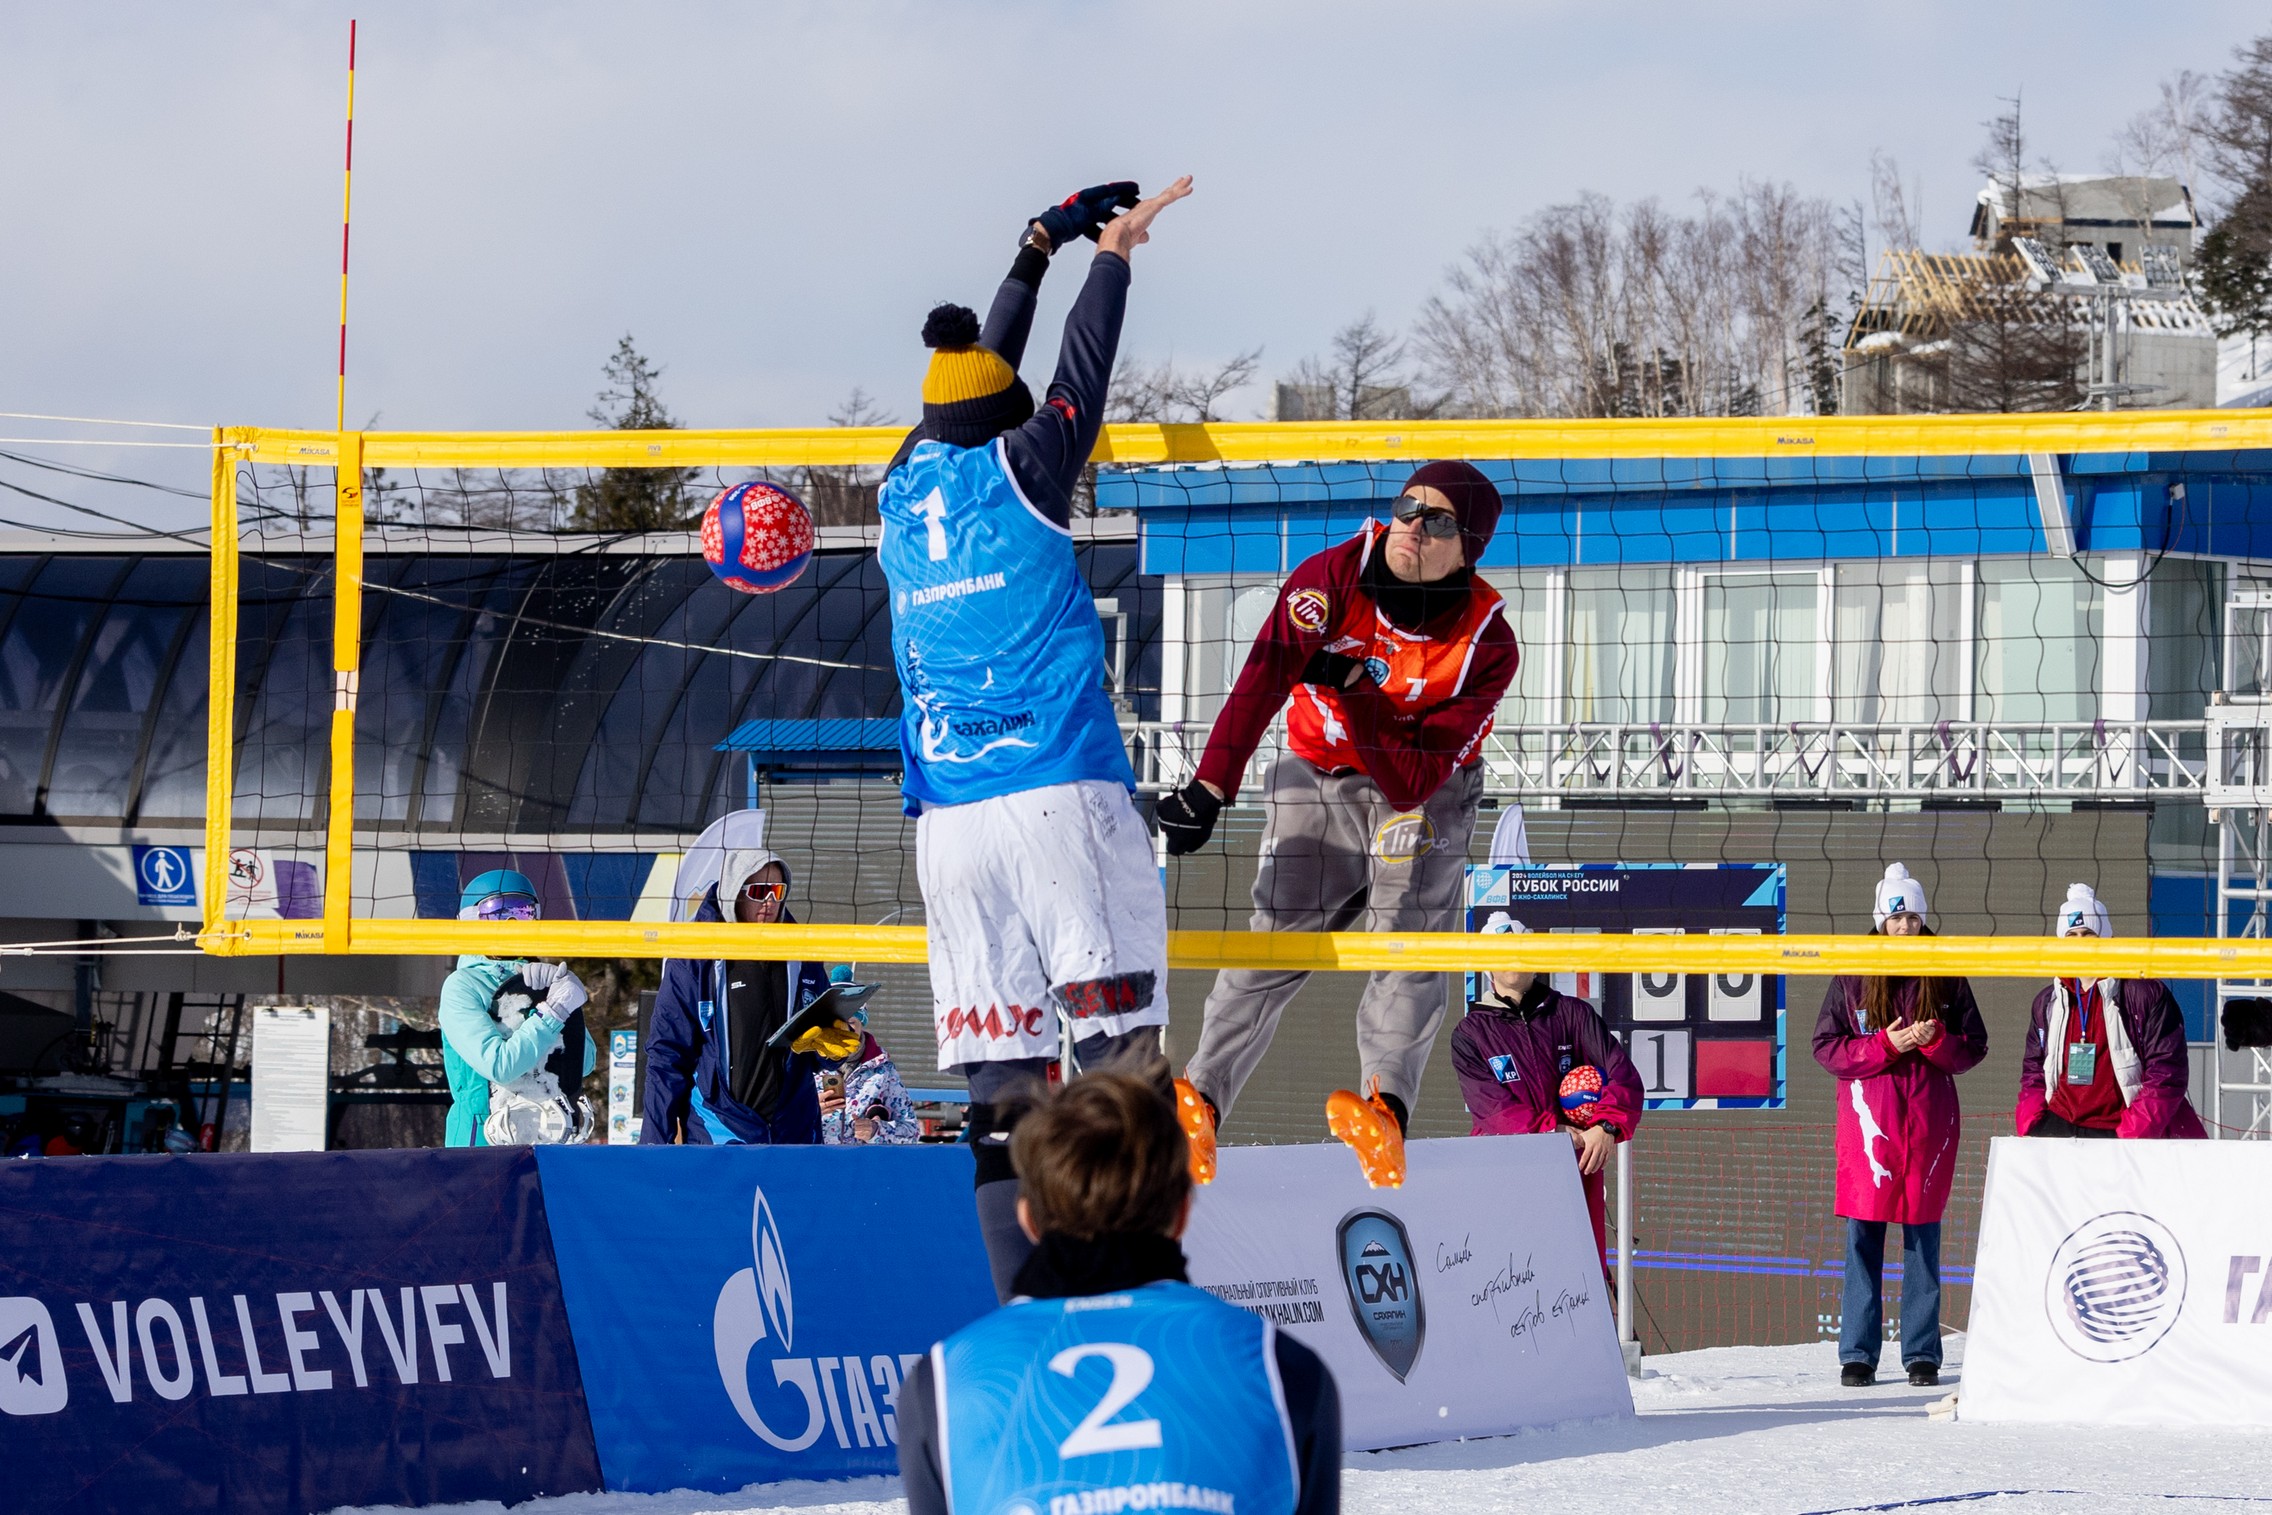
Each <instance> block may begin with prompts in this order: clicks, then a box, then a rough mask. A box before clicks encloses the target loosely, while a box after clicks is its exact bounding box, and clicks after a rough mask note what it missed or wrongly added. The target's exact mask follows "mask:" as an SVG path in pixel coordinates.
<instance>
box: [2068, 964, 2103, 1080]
mask: <svg viewBox="0 0 2272 1515" xmlns="http://www.w3.org/2000/svg"><path fill="white" fill-rule="evenodd" d="M2078 990H2079V991H2080V986H2078ZM2097 998H2098V991H2097V990H2096V989H2095V988H2094V989H2090V990H2087V991H2080V992H2078V993H2077V994H2076V995H2075V1034H2076V1035H2077V1036H2079V1037H2081V1038H2082V1040H2081V1041H2075V1042H2069V1043H2068V1044H2067V1082H2068V1083H2069V1084H2084V1085H2087V1084H2089V1083H2090V1082H2091V1081H2092V1080H2093V1079H2095V1078H2096V1077H2097V1076H2098V1046H2097V1044H2096V1043H2094V1042H2092V1041H2091V1039H2090V1034H2091V1002H2092V1001H2093V1000H2095V999H2097Z"/></svg>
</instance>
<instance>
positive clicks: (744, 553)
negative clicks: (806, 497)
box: [702, 482, 813, 594]
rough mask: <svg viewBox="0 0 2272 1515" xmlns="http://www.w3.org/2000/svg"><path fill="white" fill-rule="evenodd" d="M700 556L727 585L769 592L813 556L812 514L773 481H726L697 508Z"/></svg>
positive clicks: (745, 591)
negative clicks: (703, 507)
mask: <svg viewBox="0 0 2272 1515" xmlns="http://www.w3.org/2000/svg"><path fill="white" fill-rule="evenodd" d="M702 560H703V561H704V562H706V563H708V564H709V565H710V571H711V572H712V573H714V574H716V575H717V576H718V577H719V579H720V580H721V581H723V582H724V583H725V585H726V587H727V588H729V589H738V590H740V591H741V592H742V593H743V594H771V593H773V591H774V590H776V589H781V588H784V587H786V586H787V585H789V584H792V583H794V582H796V578H797V575H798V574H800V573H803V572H804V571H805V565H806V564H807V563H810V562H811V561H812V560H813V518H812V513H811V512H810V511H808V510H806V509H805V505H804V501H802V500H800V499H798V498H797V497H796V496H795V495H793V494H791V493H789V491H788V490H786V489H783V488H782V487H781V486H780V485H778V484H766V483H762V482H753V483H748V484H735V485H732V486H731V487H729V488H727V489H725V490H722V491H721V492H720V493H719V495H718V498H716V499H715V500H712V501H711V502H710V508H709V509H708V510H706V511H704V512H703V513H702Z"/></svg>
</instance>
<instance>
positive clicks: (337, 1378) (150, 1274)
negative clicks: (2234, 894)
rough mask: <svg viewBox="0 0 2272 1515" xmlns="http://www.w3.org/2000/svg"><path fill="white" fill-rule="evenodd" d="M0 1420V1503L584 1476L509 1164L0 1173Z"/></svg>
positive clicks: (421, 1487)
mask: <svg viewBox="0 0 2272 1515" xmlns="http://www.w3.org/2000/svg"><path fill="white" fill-rule="evenodd" d="M968 1206H969V1201H968V1199H967V1197H966V1198H965V1199H964V1207H965V1209H966V1210H967V1208H968ZM0 1427H4V1431H0V1435H4V1436H5V1442H4V1445H5V1446H6V1448H7V1472H6V1478H5V1487H6V1489H7V1496H6V1503H7V1505H8V1507H9V1508H12V1509H21V1510H50V1509H73V1510H122V1511H123V1510H131V1511H137V1512H142V1511H151V1510H168V1511H175V1510H230V1511H260V1512H267V1511H275V1512H279V1515H282V1512H299V1511H305V1510H320V1509H329V1508H332V1507H335V1506H338V1505H342V1504H358V1505H360V1504H377V1505H387V1504H442V1503H455V1502H459V1501H464V1500H472V1499H495V1500H502V1501H504V1502H505V1503H508V1504H512V1503H518V1502H520V1501H522V1500H526V1499H531V1498H534V1497H536V1496H538V1495H543V1494H559V1493H567V1492H573V1491H580V1490H594V1489H598V1488H599V1487H600V1486H601V1485H600V1468H599V1460H598V1458H597V1456H596V1454H595V1452H594V1448H593V1443H592V1434H591V1426H590V1422H589V1420H588V1419H587V1417H586V1415H585V1413H584V1404H583V1398H582V1394H581V1391H580V1386H579V1383H578V1378H577V1371H576V1353H575V1349H574V1347H573V1346H572V1345H571V1343H570V1340H569V1334H568V1316H567V1312H566V1311H565V1310H564V1308H563V1306H562V1301H561V1297H560V1287H559V1280H558V1275H557V1272H556V1271H555V1269H554V1266H553V1258H552V1248H551V1241H550V1233H549V1230H548V1228H547V1226H546V1223H545V1203H544V1199H543V1196H542V1195H541V1194H540V1193H539V1190H538V1185H537V1165H536V1162H535V1160H534V1159H533V1158H532V1157H531V1156H530V1155H529V1153H528V1151H527V1150H526V1149H501V1150H495V1151H489V1150H480V1151H457V1152H354V1153H296V1154H290V1155H281V1154H280V1155H273V1156H235V1155H232V1156H210V1155H202V1154H199V1155H191V1156H184V1157H105V1158H77V1159H72V1160H69V1161H62V1160H55V1161H43V1162H20V1163H8V1164H5V1165H0Z"/></svg>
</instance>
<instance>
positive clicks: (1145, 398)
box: [1105, 347, 1262, 424]
mask: <svg viewBox="0 0 2272 1515" xmlns="http://www.w3.org/2000/svg"><path fill="white" fill-rule="evenodd" d="M1261 366H1262V349H1261V348H1259V347H1254V348H1249V349H1248V350H1246V351H1245V352H1241V353H1234V354H1232V355H1231V356H1230V357H1228V358H1225V359H1224V360H1223V361H1222V362H1220V363H1216V364H1212V365H1208V366H1202V367H1199V368H1178V367H1176V364H1175V360H1174V359H1173V358H1170V359H1168V360H1166V361H1164V362H1162V363H1160V364H1159V365H1158V366H1156V367H1155V366H1153V365H1150V364H1147V363H1145V362H1144V361H1143V360H1142V359H1140V358H1131V357H1129V356H1128V355H1127V354H1126V353H1123V354H1121V357H1120V361H1119V362H1118V363H1116V364H1114V365H1113V370H1112V387H1111V390H1110V392H1109V395H1108V398H1107V399H1106V401H1105V419H1106V420H1107V421H1121V422H1130V421H1135V422H1152V423H1155V424H1157V423H1161V422H1168V423H1176V422H1206V421H1226V420H1229V419H1230V417H1228V416H1227V415H1225V414H1224V413H1223V410H1224V401H1225V400H1227V399H1228V398H1229V397H1230V396H1231V395H1233V394H1236V393H1237V392H1238V391H1240V390H1242V389H1245V388H1246V387H1247V386H1248V385H1250V384H1252V383H1253V382H1254V376H1255V372H1256V371H1257V370H1258V369H1259V368H1261Z"/></svg>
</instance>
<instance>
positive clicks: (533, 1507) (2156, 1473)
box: [453, 1336, 2272, 1515]
mask: <svg viewBox="0 0 2272 1515" xmlns="http://www.w3.org/2000/svg"><path fill="white" fill-rule="evenodd" d="M1949 1346H1950V1349H1951V1350H1950V1362H1951V1368H1952V1369H1954V1370H1955V1371H1950V1372H1946V1373H1944V1374H1943V1380H1942V1381H1943V1384H1944V1387H1943V1388H1941V1389H1912V1388H1910V1387H1909V1386H1908V1384H1907V1383H1906V1381H1904V1379H1903V1376H1902V1374H1901V1372H1900V1368H1899V1365H1898V1364H1897V1363H1895V1362H1894V1361H1893V1360H1892V1358H1891V1357H1890V1356H1889V1357H1888V1359H1887V1362H1886V1366H1885V1371H1887V1372H1890V1373H1891V1374H1892V1376H1893V1381H1892V1382H1890V1383H1885V1382H1881V1384H1880V1386H1879V1387H1877V1388H1874V1389H1844V1388H1840V1387H1839V1384H1838V1353H1837V1348H1836V1347H1835V1346H1834V1345H1832V1344H1831V1343H1829V1342H1821V1343H1817V1344H1814V1345H1810V1346H1797V1347H1718V1348H1713V1349H1711V1350H1708V1351H1702V1352H1681V1353H1676V1354H1673V1355H1671V1356H1668V1357H1652V1358H1649V1359H1647V1360H1646V1362H1645V1363H1644V1364H1643V1370H1644V1374H1645V1376H1644V1377H1642V1378H1639V1379H1637V1380H1635V1381H1634V1384H1633V1402H1634V1406H1635V1408H1636V1409H1638V1410H1639V1411H1640V1415H1639V1417H1638V1418H1637V1419H1635V1420H1630V1421H1623V1420H1607V1421H1581V1422H1573V1423H1571V1424H1568V1425H1561V1426H1553V1427H1549V1428H1546V1429H1543V1430H1537V1431H1527V1432H1524V1433H1523V1434H1521V1435H1518V1436H1501V1437H1493V1438H1491V1439H1489V1440H1484V1441H1469V1442H1450V1443H1445V1444H1443V1445H1441V1446H1431V1447H1412V1448H1408V1449H1406V1450H1404V1451H1399V1452H1360V1453H1353V1454H1351V1455H1350V1457H1349V1458H1348V1459H1347V1460H1346V1462H1345V1464H1344V1468H1345V1471H1344V1472H1343V1474H1342V1479H1341V1502H1342V1508H1343V1509H1344V1510H1348V1511H1351V1512H1353V1515H1372V1512H1376V1511H1377V1512H1383V1515H1387V1512H1397V1515H1402V1512H1406V1511H1420V1510H1426V1511H1437V1510H1462V1511H1484V1512H1495V1511H1507V1512H1516V1511H1525V1512H1527V1511H1546V1512H1552V1515H1564V1512H1581V1511H1609V1512H1614V1515H1649V1512H1655V1511H1664V1512H1668V1515H1669V1512H1679V1515H1748V1512H1752V1511H1760V1512H1773V1515H1807V1512H1816V1511H1859V1510H1872V1509H1880V1510H1882V1509H1887V1508H1907V1507H1919V1508H1924V1509H1935V1508H1949V1509H1953V1510H1962V1511H2013V1510H2040V1511H2046V1512H2050V1515H2144V1512H2148V1511H2151V1512H2155V1515H2181V1512H2187V1511H2219V1512H2223V1515H2242V1512H2245V1511H2247V1510H2249V1509H2251V1508H2261V1509H2263V1510H2265V1511H2266V1512H2268V1515H2272V1428H2266V1429H2264V1430H2258V1431H2234V1430H2171V1429H2144V1428H2135V1427H2124V1428H2109V1427H2101V1426H2010V1425H1978V1424H1969V1423H1966V1422H1964V1421H1962V1420H1957V1421H1949V1420H1933V1419H1931V1418H1929V1417H1928V1416H1927V1415H1926V1406H1927V1405H1929V1404H1931V1403H1932V1402H1933V1401H1934V1400H1935V1399H1938V1398H1940V1397H1941V1396H1942V1395H1943V1394H1944V1393H1946V1392H1947V1388H1946V1386H1947V1385H1951V1384H1955V1383H1959V1382H1961V1379H1962V1372H1961V1363H1962V1354H1963V1338H1962V1337H1955V1336H1952V1337H1951V1338H1950V1340H1949ZM498 1508H499V1507H498V1506H496V1505H459V1506H455V1507H453V1510H454V1512H455V1515H488V1512H490V1511H496V1510H498ZM905 1509H906V1505H905V1504H904V1503H903V1502H902V1501H901V1500H900V1499H899V1498H898V1490H897V1484H896V1481H895V1480H891V1479H883V1478H868V1479H861V1480H858V1481H855V1482H851V1483H830V1484H813V1483H806V1484H771V1485H759V1486H757V1487H754V1488H749V1489H744V1490H743V1491H742V1492H740V1493H738V1494H698V1493H676V1494H576V1495H569V1496H566V1497H564V1498H560V1499H546V1500H538V1501H536V1502H534V1503H531V1504H526V1505H521V1506H518V1507H516V1510H515V1515H760V1512H770V1511H776V1510H782V1511H787V1510H794V1511H798V1512H800V1515H897V1512H903V1511H904V1510H905Z"/></svg>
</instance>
